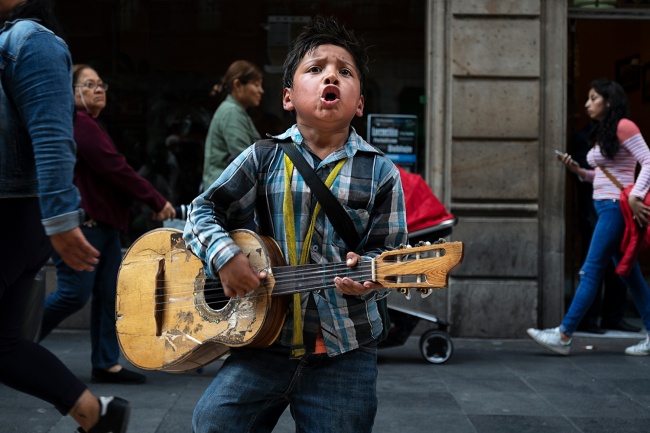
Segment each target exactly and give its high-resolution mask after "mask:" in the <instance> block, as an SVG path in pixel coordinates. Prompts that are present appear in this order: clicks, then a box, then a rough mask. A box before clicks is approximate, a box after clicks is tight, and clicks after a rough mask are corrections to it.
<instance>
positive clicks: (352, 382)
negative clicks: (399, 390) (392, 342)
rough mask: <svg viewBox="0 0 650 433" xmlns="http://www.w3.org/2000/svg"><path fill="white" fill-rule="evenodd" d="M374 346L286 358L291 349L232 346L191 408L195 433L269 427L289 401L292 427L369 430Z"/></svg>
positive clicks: (335, 432)
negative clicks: (335, 353)
mask: <svg viewBox="0 0 650 433" xmlns="http://www.w3.org/2000/svg"><path fill="white" fill-rule="evenodd" d="M376 385H377V349H370V348H360V349H357V350H353V351H350V352H346V353H344V354H342V355H338V356H334V357H331V358H330V357H328V356H327V355H325V354H319V355H307V356H305V357H304V358H303V359H302V360H295V359H289V349H288V348H286V347H282V346H279V345H277V344H276V345H273V346H271V347H270V348H267V349H250V348H243V349H232V351H231V355H230V356H229V357H228V358H227V359H226V360H225V362H224V364H223V366H222V367H221V369H220V370H219V371H218V373H217V376H216V377H215V378H214V380H213V381H212V383H211V384H210V385H209V386H208V388H207V390H206V391H205V393H204V394H203V396H202V397H201V399H200V400H199V402H198V403H197V405H196V408H195V409H194V417H193V419H192V431H193V432H194V433H217V432H219V433H226V432H228V433H247V432H248V433H266V432H271V431H272V430H273V428H274V426H275V425H276V423H277V421H278V419H279V418H280V416H281V415H282V413H283V412H284V410H285V408H286V407H287V405H289V406H290V411H291V415H292V416H293V419H294V421H295V423H296V432H297V433H305V432H312V433H313V432H321V433H339V432H340V433H370V432H371V431H372V426H373V424H374V419H375V414H376V413H377V392H376V391H377V390H376Z"/></svg>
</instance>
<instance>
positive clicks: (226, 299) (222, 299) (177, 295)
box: [121, 272, 440, 315]
mask: <svg viewBox="0 0 650 433" xmlns="http://www.w3.org/2000/svg"><path fill="white" fill-rule="evenodd" d="M357 274H359V275H365V273H361V272H359V273H357ZM349 276H350V277H351V278H353V277H354V276H355V275H352V274H350V275H349ZM353 279H354V278H353ZM412 284H414V282H410V283H404V287H408V286H409V285H412ZM187 285H192V286H193V285H194V283H188V284H187ZM334 287H335V286H334V283H333V282H331V283H329V284H325V285H322V286H315V287H309V288H305V289H293V290H292V291H291V292H288V293H277V292H275V293H274V292H271V293H270V294H269V293H268V292H266V291H265V290H262V291H261V292H257V293H258V294H254V293H252V292H249V293H250V294H248V295H245V296H244V297H234V298H229V297H227V296H224V295H222V293H223V289H222V288H220V286H217V287H216V288H208V289H207V290H206V288H205V287H204V289H203V294H204V299H205V302H206V303H210V302H212V303H214V302H229V301H230V300H234V301H246V300H256V299H258V298H266V297H269V296H271V297H274V296H273V295H274V294H275V295H276V296H282V295H286V294H290V293H294V292H296V293H302V292H310V291H316V290H322V289H333V288H334ZM426 287H427V288H430V289H436V288H440V287H433V286H426ZM260 289H263V287H258V288H257V289H254V290H255V291H259V290H260ZM388 289H394V288H392V287H390V288H388ZM194 293H195V290H192V291H188V292H180V293H173V294H169V295H163V296H167V297H168V298H169V297H171V298H172V299H177V298H182V297H183V295H187V296H192V297H193V296H195V294H194ZM206 293H208V295H207V296H206ZM212 293H216V295H214V296H213V295H212ZM152 296H153V297H154V298H156V297H157V296H158V295H156V294H155V291H154V292H152ZM138 304H140V303H138ZM173 304H175V301H173V300H171V301H170V300H167V301H160V302H159V301H155V302H154V304H153V305H154V306H155V307H157V306H158V305H170V306H171V305H173ZM121 305H125V303H124V302H122V303H121ZM224 306H225V305H224ZM185 307H186V306H184V305H179V306H171V307H167V308H162V309H159V310H156V311H158V312H166V311H172V310H179V309H183V308H185ZM221 308H223V307H221ZM143 314H147V315H150V310H149V311H148V312H146V313H144V312H143Z"/></svg>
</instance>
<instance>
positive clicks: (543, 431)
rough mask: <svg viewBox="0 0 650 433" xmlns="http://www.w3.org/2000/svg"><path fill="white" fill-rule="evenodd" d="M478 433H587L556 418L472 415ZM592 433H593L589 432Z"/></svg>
mask: <svg viewBox="0 0 650 433" xmlns="http://www.w3.org/2000/svg"><path fill="white" fill-rule="evenodd" d="M469 418H470V421H471V422H472V425H474V426H475V428H476V432H477V433H587V432H588V430H581V429H579V428H577V427H576V426H574V425H572V423H571V422H569V421H568V420H566V419H564V418H559V417H555V416H546V417H544V416H520V415H514V416H513V415H471V416H470V417H469ZM589 433H591V432H589Z"/></svg>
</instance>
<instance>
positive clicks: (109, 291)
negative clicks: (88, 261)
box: [41, 224, 122, 369]
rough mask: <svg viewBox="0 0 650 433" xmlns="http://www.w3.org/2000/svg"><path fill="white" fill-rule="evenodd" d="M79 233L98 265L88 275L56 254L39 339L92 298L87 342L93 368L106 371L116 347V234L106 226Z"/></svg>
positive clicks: (115, 360) (118, 252) (118, 251)
mask: <svg viewBox="0 0 650 433" xmlns="http://www.w3.org/2000/svg"><path fill="white" fill-rule="evenodd" d="M82 231H83V233H84V235H85V236H86V239H88V242H90V243H91V244H92V246H94V247H95V248H96V249H97V250H98V251H99V252H100V256H99V264H98V265H97V266H95V269H94V270H93V271H92V272H86V271H75V270H74V269H72V268H70V267H69V266H68V265H66V264H65V263H64V262H63V260H61V257H59V256H58V254H53V255H52V259H53V260H54V264H55V265H56V276H57V280H58V283H57V289H56V291H55V292H53V293H51V294H50V295H48V296H47V298H46V299H45V312H44V315H43V324H42V325H41V338H45V336H47V335H48V334H49V333H50V331H52V329H54V328H55V327H56V326H57V325H58V324H59V323H61V322H62V321H63V320H64V319H66V318H67V317H68V316H70V315H71V314H73V313H74V312H76V311H78V310H80V309H81V308H83V307H84V305H86V303H87V302H88V300H89V299H90V297H91V295H92V304H91V310H90V343H91V348H92V350H91V362H92V366H93V368H100V369H107V368H109V367H112V366H114V365H116V364H118V359H119V356H120V347H119V344H118V342H117V334H116V331H115V296H116V290H117V273H118V271H119V269H120V263H121V261H122V249H121V244H120V232H119V230H118V229H115V228H112V227H109V226H107V225H101V224H100V225H97V226H95V227H85V226H82Z"/></svg>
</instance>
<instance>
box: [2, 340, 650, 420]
mask: <svg viewBox="0 0 650 433" xmlns="http://www.w3.org/2000/svg"><path fill="white" fill-rule="evenodd" d="M642 338H643V334H630V333H612V332H610V333H609V334H608V335H606V336H596V335H592V334H576V335H575V336H574V340H573V346H572V353H571V355H570V356H568V357H563V356H558V355H554V354H552V353H551V352H548V351H547V350H545V349H543V348H541V347H540V346H538V345H537V344H536V343H534V342H533V341H532V340H530V339H528V338H525V332H524V330H522V339H520V340H475V339H454V340H453V343H454V353H453V355H452V357H451V358H450V359H449V361H448V362H447V363H445V364H440V365H434V364H430V363H428V362H427V361H425V360H424V358H422V356H421V355H420V351H419V348H418V338H417V337H411V338H410V339H409V341H408V342H407V343H406V344H405V345H403V346H400V347H395V348H388V349H382V350H380V352H379V353H380V358H379V361H380V363H379V384H378V391H379V402H380V403H379V413H378V415H377V418H376V422H375V429H374V433H416V432H417V433H425V432H426V433H429V432H451V433H474V432H479V433H492V432H494V433H497V432H498V433H504V432H513V433H514V432H516V433H523V432H534V433H543V432H553V433H563V432H585V433H587V432H588V433H600V432H616V433H620V432H629V433H632V432H634V433H636V432H638V433H641V432H643V433H647V432H648V431H650V357H633V356H626V355H624V354H623V351H624V349H625V347H627V346H630V345H632V344H635V343H636V342H637V341H639V340H641V339H642ZM43 344H44V345H45V346H47V347H48V348H50V349H51V350H52V351H54V353H56V354H57V355H58V356H59V357H61V359H62V360H63V361H64V362H65V363H66V364H67V365H68V366H70V367H71V368H72V370H73V371H75V372H76V373H77V374H78V375H79V377H80V378H81V379H82V380H84V381H86V382H87V383H90V344H89V339H88V332H87V331H55V332H54V333H52V334H51V335H50V336H49V337H48V338H47V339H46V340H45V341H44V342H43ZM220 364H221V362H220V361H217V362H214V363H212V364H211V365H209V366H207V367H206V368H205V369H204V371H203V373H202V374H198V373H184V374H169V373H163V372H158V371H148V372H146V375H147V376H148V383H147V384H144V385H96V384H90V388H91V390H92V391H93V392H94V393H96V394H98V395H119V396H122V397H124V398H126V399H129V400H130V401H131V402H132V405H133V412H132V419H131V424H130V429H129V433H183V432H188V433H189V432H190V431H191V426H190V420H191V417H192V410H193V408H194V405H195V404H196V402H197V400H198V399H199V397H200V396H201V394H202V393H203V390H204V389H205V388H206V386H207V385H208V383H209V382H210V380H211V379H212V377H213V376H214V374H215V372H216V371H217V369H218V368H219V366H220ZM224 422H227V420H224ZM75 428H76V426H75V423H74V422H73V421H72V419H71V418H70V417H62V416H61V415H60V414H59V413H58V412H56V411H55V410H54V409H53V408H52V407H51V406H49V405H48V404H46V403H44V402H42V401H40V400H37V399H35V398H33V397H29V396H26V395H24V394H20V393H18V392H16V391H14V390H11V389H8V388H7V387H4V386H2V385H0V432H2V433H5V432H20V433H37V432H43V433H44V432H49V433H72V432H73V431H74V430H75ZM293 431H294V429H293V425H292V421H291V417H290V416H289V415H288V413H285V415H284V416H283V417H282V418H281V421H280V424H279V425H278V426H277V428H276V429H275V431H274V433H290V432H293Z"/></svg>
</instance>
